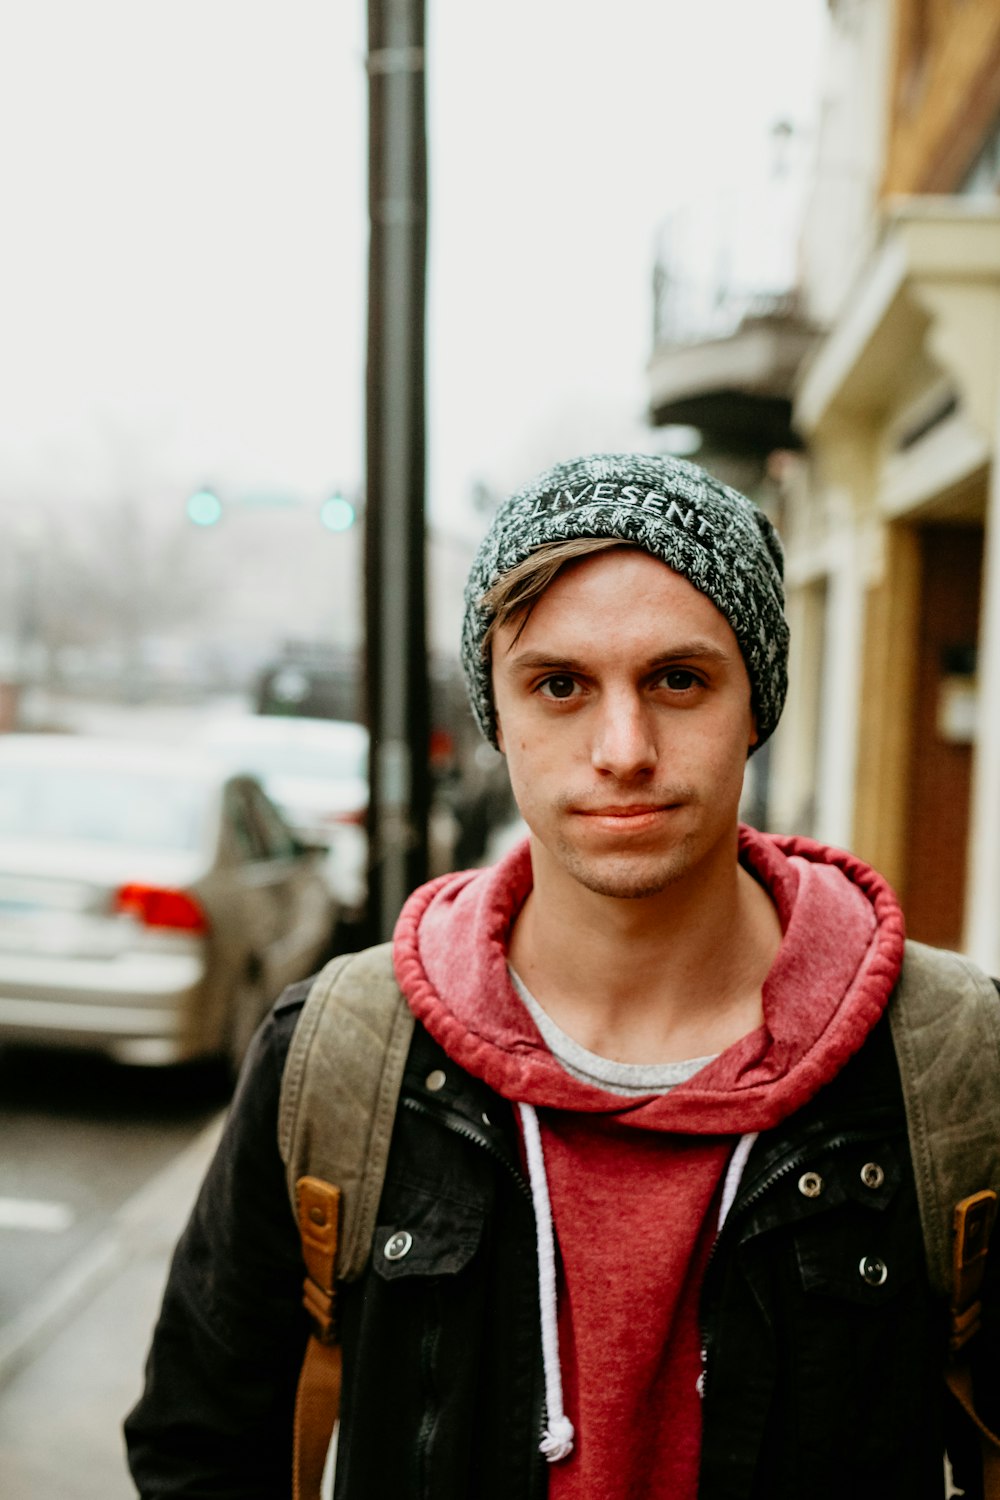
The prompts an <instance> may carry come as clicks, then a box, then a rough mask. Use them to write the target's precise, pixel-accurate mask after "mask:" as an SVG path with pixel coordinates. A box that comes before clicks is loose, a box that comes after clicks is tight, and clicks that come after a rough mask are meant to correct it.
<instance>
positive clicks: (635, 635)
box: [492, 548, 756, 898]
mask: <svg viewBox="0 0 1000 1500" xmlns="http://www.w3.org/2000/svg"><path fill="white" fill-rule="evenodd" d="M516 633H517V625H516V624H509V625H507V626H505V627H503V629H501V630H500V631H498V633H497V635H496V637H495V639H494V642H493V652H492V658H493V692H494V697H495V701H496V710H497V722H498V726H499V729H498V735H499V743H500V748H501V749H502V750H503V752H504V754H505V755H506V757H507V764H508V768H509V770H510V777H511V784H512V786H513V789H514V796H515V798H516V799H517V804H518V807H519V808H520V810H521V814H522V816H523V818H524V820H525V822H526V823H527V824H528V826H529V828H530V829H531V831H532V834H533V835H534V841H535V844H536V849H535V857H536V861H537V860H538V859H539V858H541V859H543V860H548V861H551V862H554V864H555V866H556V867H558V868H559V869H561V870H562V871H564V872H565V873H566V874H568V875H570V876H571V877H572V878H573V879H575V880H576V881H578V882H579V883H580V884H581V885H583V886H585V887H587V889H589V890H592V891H596V892H598V893H600V894H602V895H607V896H617V897H629V898H637V897H647V896H654V895H656V894H658V893H659V892H660V891H662V890H664V889H665V888H666V887H667V886H669V885H671V884H673V883H674V882H675V881H678V880H681V879H683V878H684V877H685V876H686V875H687V874H689V873H690V872H691V871H693V870H694V869H695V868H697V867H698V866H699V865H701V864H703V862H704V861H706V859H708V858H709V857H710V856H711V855H713V854H716V855H718V854H720V852H721V853H724V854H725V855H726V856H727V857H733V851H734V834H735V827H736V820H737V809H738V804H739V797H740V790H741V788H742V785H743V772H744V768H745V766H746V757H747V751H748V749H749V747H750V746H751V745H752V744H754V743H755V741H756V730H755V727H754V721H753V715H752V712H751V708H750V681H749V678H748V676H747V671H746V667H745V665H744V662H743V657H742V655H741V654H740V649H739V646H738V644H737V641H736V637H735V635H734V634H733V631H732V627H731V626H730V624H729V622H728V620H726V619H725V617H724V616H723V615H722V614H721V613H720V612H719V610H717V609H716V607H715V605H714V604H712V603H711V601H710V600H709V599H707V598H706V597H705V595H704V594H702V593H700V592H699V591H698V590H697V589H696V588H694V587H693V585H692V584H690V583H689V582H688V581H687V579H686V578H684V577H682V576H681V575H680V574H679V573H675V572H673V571H672V570H671V569H670V568H668V567H666V566H665V564H663V563H661V562H659V561H658V560H657V559H656V558H654V557H651V556H650V555H649V554H648V553H646V552H641V551H638V550H635V549H632V548H614V549H612V550H610V551H607V552H600V553H597V554H595V555H594V556H593V557H586V558H584V559H583V560H582V561H580V562H578V563H573V564H571V565H570V566H569V567H567V568H565V569H564V570H563V571H562V572H561V573H560V574H558V575H557V577H556V579H555V581H554V582H553V583H552V584H550V586H549V588H548V589H547V590H546V592H545V593H544V594H543V595H542V597H541V599H540V600H539V601H538V603H537V604H536V605H535V608H534V610H533V611H532V613H531V616H530V618H529V619H528V622H527V625H526V626H525V628H524V630H523V632H522V633H521V635H520V637H519V638H518V639H517V642H516V644H512V643H513V642H514V637H515V635H516ZM538 846H540V847H538Z"/></svg>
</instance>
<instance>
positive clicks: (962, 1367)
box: [889, 942, 1000, 1500]
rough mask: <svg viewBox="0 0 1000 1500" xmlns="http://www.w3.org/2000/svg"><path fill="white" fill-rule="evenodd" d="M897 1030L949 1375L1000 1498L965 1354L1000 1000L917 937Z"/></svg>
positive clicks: (906, 966)
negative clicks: (944, 1309) (945, 1312)
mask: <svg viewBox="0 0 1000 1500" xmlns="http://www.w3.org/2000/svg"><path fill="white" fill-rule="evenodd" d="M889 1024H890V1026H891V1028H892V1038H893V1043H894V1046H895V1051H896V1059H897V1062H898V1064H899V1073H900V1079H901V1081H902V1086H903V1099H904V1102H905V1105H906V1123H907V1131H908V1134H909V1139H910V1155H911V1158H912V1161H913V1174H914V1178H915V1180H916V1186H917V1201H918V1203H919V1206H920V1222H921V1226H922V1228H923V1235H924V1249H925V1253H926V1257H927V1270H928V1275H929V1278H930V1283H931V1287H932V1289H933V1290H934V1291H935V1292H936V1293H937V1295H938V1296H939V1297H941V1298H942V1299H943V1300H944V1301H945V1302H946V1303H947V1305H948V1308H949V1312H950V1337H949V1347H950V1354H951V1358H950V1361H949V1365H948V1369H947V1371H946V1375H945V1378H946V1381H947V1383H948V1387H949V1389H950V1390H951V1391H952V1393H953V1395H954V1396H955V1398H956V1400H957V1401H958V1402H959V1404H960V1405H961V1406H962V1408H963V1409H964V1411H965V1412H966V1414H967V1415H968V1416H969V1418H970V1420H971V1421H972V1422H973V1424H974V1425H975V1427H976V1429H977V1431H978V1433H979V1437H980V1443H981V1450H982V1458H983V1485H984V1489H983V1493H984V1496H985V1497H986V1500H1000V1438H998V1437H997V1436H996V1434H994V1433H993V1432H992V1431H991V1430H990V1429H989V1428H988V1427H987V1426H986V1425H985V1423H984V1422H982V1421H981V1420H980V1418H979V1417H978V1415H977V1414H976V1410H975V1406H974V1402H973V1394H972V1376H971V1371H970V1369H969V1365H968V1359H967V1358H966V1357H964V1356H965V1355H966V1352H967V1351H966V1346H967V1344H968V1343H969V1340H970V1339H971V1338H972V1337H973V1335H974V1334H975V1333H976V1332H977V1331H978V1328H979V1323H980V1319H981V1314H982V1304H981V1302H980V1296H979V1294H980V1290H981V1287H982V1281H983V1273H984V1271H985V1269H986V1255H987V1251H988V1249H989V1239H990V1234H991V1232H992V1230H993V1225H994V1222H995V1219H996V1214H997V1192H998V1189H1000V998H998V995H997V989H996V986H995V985H994V983H993V981H992V980H991V979H990V978H989V977H988V976H987V975H986V974H984V973H983V972H982V970H980V969H978V968H977V967H976V966H975V964H973V963H972V962H970V960H969V959H967V958H965V957H963V956H962V955H961V954H958V953H949V952H946V951H944V950H942V949H939V948H928V947H926V946H925V945H924V944H922V943H913V942H907V944H906V950H905V954H904V958H903V969H902V973H901V975H900V979H899V983H898V984H897V986H896V990H895V993H894V995H893V998H892V1003H891V1004H890V1007H889Z"/></svg>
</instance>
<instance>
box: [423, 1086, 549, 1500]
mask: <svg viewBox="0 0 1000 1500" xmlns="http://www.w3.org/2000/svg"><path fill="white" fill-rule="evenodd" d="M403 1108H404V1109H409V1110H412V1111H413V1112H414V1113H415V1114H418V1115H424V1116H425V1118H427V1119H429V1120H436V1121H437V1122H438V1124H439V1125H442V1126H443V1127H444V1129H445V1130H450V1131H451V1132H452V1134H453V1135H458V1136H461V1138H462V1139H463V1140H465V1141H469V1142H470V1143H471V1144H472V1145H473V1146H478V1147H479V1148H480V1150H482V1151H485V1152H486V1153H487V1155H488V1156H490V1157H492V1158H493V1160H494V1161H497V1162H499V1163H500V1164H501V1166H503V1167H504V1168H505V1169H506V1171H507V1172H508V1173H509V1175H510V1176H511V1177H512V1178H513V1180H514V1182H515V1184H516V1186H517V1188H518V1190H519V1192H521V1193H522V1194H523V1196H524V1197H525V1198H526V1200H527V1202H528V1203H529V1204H530V1205H531V1211H532V1214H534V1202H533V1200H532V1197H531V1188H530V1187H529V1185H528V1183H527V1182H526V1181H525V1179H524V1178H523V1177H522V1175H521V1173H520V1171H519V1170H518V1168H517V1166H516V1165H515V1163H514V1162H513V1161H511V1159H510V1157H509V1156H508V1155H507V1154H506V1152H505V1151H501V1149H500V1147H499V1146H497V1145H495V1144H494V1143H493V1141H491V1140H490V1139H489V1138H488V1137H487V1136H485V1135H483V1134H481V1132H480V1131H478V1130H476V1128H475V1126H473V1125H471V1124H470V1123H469V1121H468V1120H465V1119H463V1118H462V1116H461V1115H460V1114H458V1113H457V1112H456V1111H455V1110H451V1109H447V1108H446V1107H444V1106H443V1105H437V1106H434V1107H432V1106H431V1105H429V1104H425V1103H424V1101H423V1100H422V1099H415V1098H413V1097H412V1096H411V1095H409V1094H404V1096H403ZM428 1438H429V1434H428ZM422 1450H423V1452H422V1456H423V1458H424V1460H425V1461H426V1452H427V1440H426V1439H423V1438H422ZM539 1472H540V1470H539V1467H538V1465H537V1464H536V1465H535V1466H534V1473H535V1474H536V1475H537V1474H538V1473H539ZM536 1487H537V1479H536Z"/></svg>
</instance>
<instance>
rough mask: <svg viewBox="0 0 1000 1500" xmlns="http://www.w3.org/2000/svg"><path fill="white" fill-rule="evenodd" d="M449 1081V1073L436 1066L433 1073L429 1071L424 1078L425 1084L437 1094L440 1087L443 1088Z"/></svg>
mask: <svg viewBox="0 0 1000 1500" xmlns="http://www.w3.org/2000/svg"><path fill="white" fill-rule="evenodd" d="M447 1082H448V1078H447V1075H446V1074H445V1073H443V1072H442V1071H441V1069H440V1068H435V1069H434V1071H433V1073H428V1075H427V1077H426V1078H425V1079H424V1084H425V1086H426V1087H427V1088H429V1089H430V1091H431V1093H432V1094H436V1093H437V1091H438V1089H443V1088H444V1086H445V1084H446V1083H447Z"/></svg>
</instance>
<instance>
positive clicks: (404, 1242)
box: [382, 1229, 413, 1260]
mask: <svg viewBox="0 0 1000 1500" xmlns="http://www.w3.org/2000/svg"><path fill="white" fill-rule="evenodd" d="M412 1244H413V1235H412V1234H411V1233H410V1231H409V1230H408V1229H397V1230H396V1233H395V1234H390V1236H389V1238H388V1239H387V1240H386V1242H385V1250H384V1251H383V1252H382V1253H383V1254H384V1256H385V1258H386V1260H402V1259H403V1256H404V1255H409V1253H410V1247H411V1245H412Z"/></svg>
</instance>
